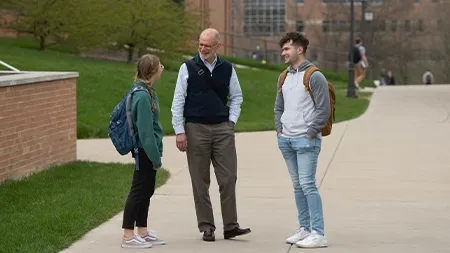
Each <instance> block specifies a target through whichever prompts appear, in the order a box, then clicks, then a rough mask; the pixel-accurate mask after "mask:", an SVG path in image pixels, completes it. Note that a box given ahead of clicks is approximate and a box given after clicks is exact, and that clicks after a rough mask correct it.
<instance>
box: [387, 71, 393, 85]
mask: <svg viewBox="0 0 450 253" xmlns="http://www.w3.org/2000/svg"><path fill="white" fill-rule="evenodd" d="M387 76H388V85H395V77H394V74H392V71H391V70H389V71H388V74H387Z"/></svg>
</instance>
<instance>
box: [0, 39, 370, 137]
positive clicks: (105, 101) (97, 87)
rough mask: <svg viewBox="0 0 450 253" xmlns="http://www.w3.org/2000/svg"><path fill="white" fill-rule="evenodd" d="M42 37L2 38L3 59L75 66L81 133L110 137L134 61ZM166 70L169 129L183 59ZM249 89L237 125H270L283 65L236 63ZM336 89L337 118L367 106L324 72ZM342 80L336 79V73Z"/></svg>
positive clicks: (52, 67)
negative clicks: (94, 55)
mask: <svg viewBox="0 0 450 253" xmlns="http://www.w3.org/2000/svg"><path fill="white" fill-rule="evenodd" d="M37 48H38V43H37V42H35V41H32V40H29V39H5V38H0V60H3V61H5V62H7V63H8V64H10V65H12V66H14V67H16V68H18V69H20V70H23V71H75V72H79V75H80V76H79V79H78V82H77V118H78V121H77V128H78V129H77V133H78V134H77V135H78V138H105V137H107V131H108V123H109V116H110V113H111V111H112V109H113V108H114V106H115V105H116V104H117V103H118V102H119V101H120V99H121V98H122V96H123V95H124V94H125V93H126V91H127V90H128V89H129V87H130V86H131V84H132V81H133V75H134V65H130V64H126V63H121V62H114V61H107V60H97V59H87V58H82V57H79V56H76V55H72V54H70V53H68V52H63V51H64V50H61V48H53V49H52V48H50V49H49V50H47V51H38V50H37ZM163 64H164V65H166V68H165V72H164V74H163V76H162V78H161V80H160V81H159V82H158V83H157V84H156V86H155V87H156V89H157V93H158V96H159V98H160V103H161V121H162V124H163V127H164V132H165V134H173V129H172V125H171V112H170V107H171V103H172V96H173V91H174V88H175V83H176V78H177V70H178V68H179V66H180V64H181V63H180V62H178V63H177V62H175V63H174V62H164V61H163ZM236 71H237V74H238V77H239V81H240V83H241V87H242V90H243V94H244V103H243V105H242V112H241V116H240V118H239V121H238V124H237V125H236V131H258V130H271V129H273V128H274V126H273V125H274V123H273V105H274V99H275V95H276V80H277V78H278V75H279V70H277V69H275V70H270V69H259V70H251V69H241V68H236ZM324 74H325V75H326V76H327V78H328V79H329V80H330V81H331V82H332V83H333V84H334V85H335V87H336V89H337V105H336V106H337V111H336V121H337V122H339V121H343V120H348V119H351V118H354V117H357V116H359V115H361V114H362V113H363V112H364V111H365V110H366V108H367V105H368V99H367V95H365V96H360V99H348V98H346V97H345V93H346V83H345V82H343V80H342V78H341V77H340V76H339V75H335V73H329V72H324ZM338 76H339V78H338V80H333V78H337V77H338Z"/></svg>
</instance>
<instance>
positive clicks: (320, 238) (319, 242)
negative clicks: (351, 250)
mask: <svg viewBox="0 0 450 253" xmlns="http://www.w3.org/2000/svg"><path fill="white" fill-rule="evenodd" d="M296 245H297V247H299V248H324V247H327V246H328V242H327V238H326V237H325V236H324V235H321V234H319V233H317V232H316V231H312V233H311V234H310V235H309V236H308V237H306V238H305V239H303V240H301V241H298V242H297V243H296Z"/></svg>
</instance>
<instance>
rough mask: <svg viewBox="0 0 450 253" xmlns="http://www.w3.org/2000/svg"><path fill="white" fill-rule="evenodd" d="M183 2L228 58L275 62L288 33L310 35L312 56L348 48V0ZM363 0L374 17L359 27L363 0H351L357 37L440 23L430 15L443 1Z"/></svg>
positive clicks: (214, 0)
mask: <svg viewBox="0 0 450 253" xmlns="http://www.w3.org/2000/svg"><path fill="white" fill-rule="evenodd" d="M186 2H187V3H188V8H195V9H196V10H200V11H202V13H203V15H202V18H201V23H202V24H203V26H204V27H214V28H216V29H218V30H219V31H220V32H221V33H222V35H223V42H224V44H225V47H224V49H223V51H222V52H221V53H224V54H226V55H237V56H244V57H250V56H251V54H252V53H253V52H259V53H260V54H261V53H262V54H264V56H263V57H264V58H266V59H268V60H269V61H277V58H278V54H279V47H278V45H277V41H278V39H279V38H280V36H281V35H283V34H284V33H286V32H288V31H299V32H303V33H305V34H306V36H308V38H309V39H310V41H311V49H312V50H311V55H310V56H311V57H316V56H317V54H319V52H317V51H318V50H323V49H324V48H329V49H330V50H333V51H338V52H342V53H345V52H346V51H347V49H348V37H349V33H348V31H349V24H350V22H349V14H350V4H349V0H187V1H186ZM365 2H366V3H365V9H366V10H370V11H371V12H372V13H373V15H372V17H373V19H372V20H371V21H370V22H369V21H366V22H365V23H361V18H362V17H363V15H362V9H363V8H362V7H363V4H362V1H361V0H355V21H356V24H355V30H356V34H355V37H356V36H359V37H361V36H364V33H360V31H363V30H365V31H369V32H368V33H371V34H372V36H373V35H374V33H377V34H380V33H381V34H385V35H386V36H387V35H388V34H390V33H396V32H399V31H400V32H401V31H404V32H411V31H414V32H415V33H420V32H424V31H425V30H427V29H428V28H429V26H431V25H434V24H437V23H439V22H440V21H439V20H438V19H437V18H436V17H435V15H434V13H435V11H436V8H437V6H438V5H439V3H440V2H441V0H365ZM366 36H367V35H366ZM369 37H370V36H369ZM332 41H333V42H334V43H332ZM319 44H320V49H319V46H318V45H319ZM331 44H335V45H331ZM336 44H338V46H337V47H336ZM315 47H317V49H314V48H315Z"/></svg>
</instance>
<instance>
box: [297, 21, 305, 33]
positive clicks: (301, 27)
mask: <svg viewBox="0 0 450 253" xmlns="http://www.w3.org/2000/svg"><path fill="white" fill-rule="evenodd" d="M304 30H305V24H304V23H303V21H302V20H297V25H296V31H297V32H299V33H303V31H304Z"/></svg>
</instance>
